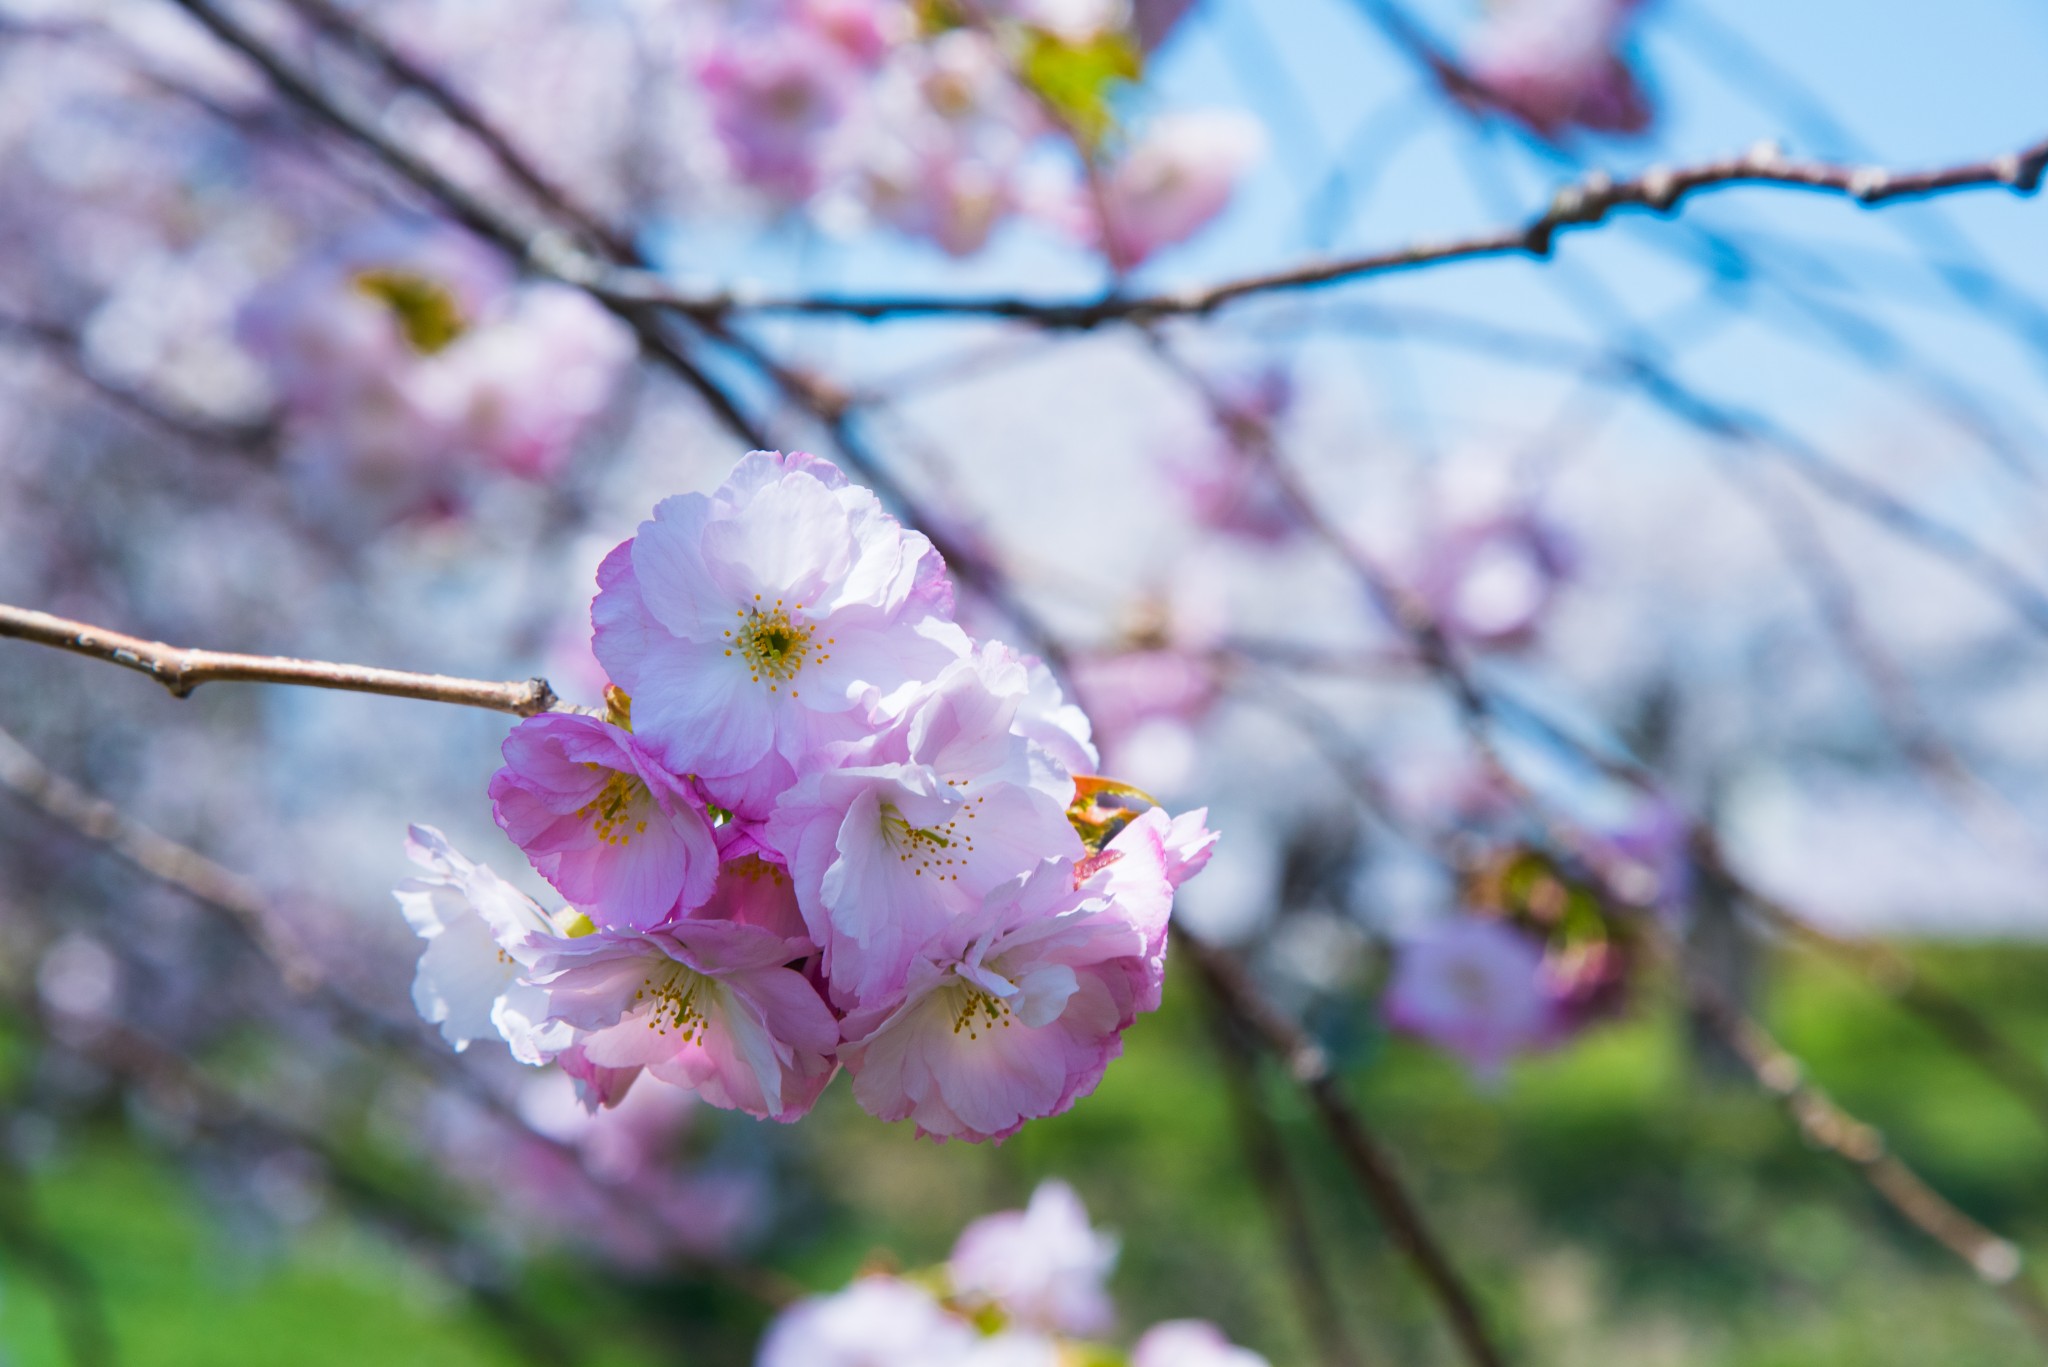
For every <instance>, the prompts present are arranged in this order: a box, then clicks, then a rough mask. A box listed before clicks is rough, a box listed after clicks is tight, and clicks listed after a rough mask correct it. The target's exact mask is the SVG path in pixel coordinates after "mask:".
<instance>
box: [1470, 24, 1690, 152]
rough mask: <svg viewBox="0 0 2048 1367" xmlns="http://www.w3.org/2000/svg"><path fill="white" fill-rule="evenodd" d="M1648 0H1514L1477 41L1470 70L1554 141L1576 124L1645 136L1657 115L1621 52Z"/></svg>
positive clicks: (1493, 96)
mask: <svg viewBox="0 0 2048 1367" xmlns="http://www.w3.org/2000/svg"><path fill="white" fill-rule="evenodd" d="M1640 7H1641V0H1509V3H1505V4H1502V5H1500V6H1498V7H1497V8H1496V9H1495V10H1494V11H1493V12H1492V14H1491V15H1490V16H1489V17H1488V20H1487V22H1486V24H1485V26H1484V27H1483V28H1481V29H1480V31H1479V32H1478V33H1477V34H1476V35H1475V36H1474V37H1473V40H1472V44H1471V47H1470V49H1469V50H1468V54H1467V60H1466V70H1467V71H1468V72H1469V74H1470V75H1471V76H1472V78H1473V79H1474V80H1475V81H1477V82H1478V83H1479V84H1480V85H1481V86H1482V87H1483V88H1484V89H1485V90H1486V92H1487V98H1488V99H1489V100H1490V101H1491V102H1492V103H1494V104H1495V105H1497V106H1498V107H1499V108H1500V109H1502V110H1503V111H1505V112H1506V113H1508V114H1511V115H1513V116H1514V117H1515V118H1517V119H1519V120H1521V121H1522V122H1523V123H1526V124H1527V125H1528V126H1529V127H1530V128H1531V129H1533V130H1535V131H1536V132H1537V133H1540V134H1542V135H1543V136H1544V137H1547V138H1555V137H1557V136H1558V135H1560V134H1562V133H1565V132H1568V131H1569V130H1570V129H1572V128H1574V127H1578V128H1587V129H1591V130H1593V131H1595V132H1601V133H1640V132H1642V131H1643V130H1644V129H1646V128H1648V127H1649V125H1650V120H1651V117H1652V110H1651V107H1650V101H1649V97H1648V96H1647V95H1645V94H1644V93H1643V89H1642V87H1641V85H1639V84H1638V83H1637V81H1636V78H1635V75H1634V73H1633V72H1631V71H1630V70H1629V67H1628V64H1627V62H1626V61H1625V60H1624V59H1623V58H1622V56H1621V55H1620V53H1619V51H1618V48H1619V46H1620V43H1621V40H1622V38H1623V37H1624V35H1625V34H1626V31H1627V29H1628V25H1629V23H1630V22H1631V20H1632V19H1633V18H1634V15H1635V12H1636V10H1638V9H1639V8H1640Z"/></svg>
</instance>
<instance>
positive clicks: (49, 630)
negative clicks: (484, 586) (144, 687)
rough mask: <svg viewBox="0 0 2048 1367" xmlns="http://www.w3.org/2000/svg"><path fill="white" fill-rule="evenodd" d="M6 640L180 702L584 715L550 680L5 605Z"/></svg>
mask: <svg viewBox="0 0 2048 1367" xmlns="http://www.w3.org/2000/svg"><path fill="white" fill-rule="evenodd" d="M0 636H12V637H15V638H16V639H18V640H23V641H33V642H35V643H36V644H38V645H46V646H54V647H56V648H57V649H58V650H69V651H72V652H74V653H76V654H79V655H90V656H92V657H93V658H95V659H99V660H106V661H108V662H110V663H112V664H117V665H120V666H122V667H123V668H126V669H132V670H135V671H136V672H137V673H141V674H147V675H148V676H149V677H150V678H152V679H155V680H156V681H157V682H158V683H160V684H162V685H163V686H164V687H165V688H167V689H169V690H170V691H171V694H172V696H174V697H179V698H182V697H185V696H186V695H187V694H189V693H191V691H192V690H193V689H195V688H197V687H199V686H200V685H201V684H207V683H230V682H238V683H274V684H296V685H299V686H301V687H305V688H332V689H339V690H341V691H343V692H347V693H377V694H382V695H383V696H386V697H392V698H418V699H420V700H422V701H425V702H443V703H453V704H455V705H457V706H459V707H482V708H487V709H489V710H490V711H493V712H510V713H512V714H513V715H514V716H520V717H531V716H536V715H538V714H539V713H542V712H578V711H582V710H584V709H581V708H578V707H575V706H573V705H571V704H569V703H565V702H563V701H562V700H561V699H560V698H558V697H556V696H555V690H554V689H553V688H552V687H550V686H549V684H548V681H547V680H546V679H525V680H519V681H513V682H507V683H490V682H487V681H485V680H482V679H457V678H451V677H449V676H448V675H446V674H414V673H410V672H408V671H406V670H402V669H378V668H375V667H372V666H369V665H346V664H333V663H330V662H328V661H325V660H295V659H290V658H287V657H284V656H277V655H237V654H231V653H229V652H225V651H218V650H196V649H191V648H189V647H183V646H172V645H166V644H164V643H163V642H162V641H149V640H144V639H143V638H142V637H140V636H128V635H124V634H122V633H121V632H118V631H109V630H107V629H106V628H104V627H96V626H92V625H89V624H88V623H85V622H74V621H71V620H70V619H68V618H64V617H53V616H51V615H50V614H49V613H47V612H36V611H33V610H31V609H28V608H17V607H10V606H8V605H6V604H4V603H0Z"/></svg>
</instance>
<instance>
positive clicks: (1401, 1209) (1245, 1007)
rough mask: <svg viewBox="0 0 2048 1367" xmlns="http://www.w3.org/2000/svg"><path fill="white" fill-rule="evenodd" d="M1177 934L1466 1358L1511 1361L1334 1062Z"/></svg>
mask: <svg viewBox="0 0 2048 1367" xmlns="http://www.w3.org/2000/svg"><path fill="white" fill-rule="evenodd" d="M1174 930H1175V933H1174V942H1175V943H1176V944H1177V945H1179V946H1180V949H1181V952H1182V953H1183V954H1185V955H1187V956H1188V957H1189V958H1191V959H1193V960H1194V962H1195V969H1196V971H1197V972H1198V973H1200V974H1201V976H1202V980H1203V982H1205V983H1207V984H1208V986H1209V989H1210V991H1211V992H1213V993H1214V994H1215V996H1216V999H1217V1000H1218V1001H1219V1002H1221V1003H1222V1004H1223V1006H1224V1008H1225V1009H1226V1010H1227V1011H1228V1012H1229V1013H1230V1015H1231V1018H1232V1019H1233V1020H1235V1021H1237V1022H1239V1023H1240V1024H1242V1025H1243V1026H1244V1027H1245V1028H1246V1029H1247V1030H1249V1031H1250V1032H1251V1033H1252V1035H1253V1036H1254V1037H1255V1038H1257V1039H1258V1041H1259V1042H1260V1044H1262V1045H1263V1046H1264V1047H1265V1048H1266V1050H1267V1051H1268V1052H1269V1053H1271V1054H1272V1055H1273V1056H1274V1057H1275V1058H1276V1059H1277V1060H1279V1062H1280V1064H1281V1065H1282V1066H1283V1067H1284V1068H1285V1069H1286V1070H1287V1073H1288V1076H1289V1077H1290V1078H1292V1080H1293V1081H1294V1083H1295V1084H1296V1085H1297V1086H1299V1087H1300V1088H1301V1089H1302V1091H1303V1092H1305V1093H1306V1094H1307V1095H1308V1099H1309V1101H1310V1103H1311V1104H1312V1105H1313V1106H1314V1107H1315V1110H1316V1114H1317V1116H1318V1117H1319V1118H1320V1119H1321V1121H1322V1123H1323V1126H1324V1128H1325V1129H1327V1130H1328V1131H1329V1133H1330V1137H1331V1138H1332V1139H1333V1140H1335V1141H1336V1144H1337V1147H1338V1149H1339V1151H1340V1152H1341V1153H1342V1155H1343V1158H1344V1162H1345V1164H1346V1165H1347V1166H1348V1167H1349V1168H1350V1169H1351V1172H1352V1175H1353V1176H1354V1177H1356V1178H1357V1179H1358V1183H1359V1185H1360V1187H1362V1188H1363V1189H1364V1191H1365V1194H1366V1197H1367V1198H1368V1199H1369V1200H1370V1201H1371V1202H1372V1204H1373V1207H1374V1209H1376V1210H1377V1211H1378V1212H1379V1214H1380V1218H1381V1219H1382V1220H1383V1221H1385V1223H1386V1227H1387V1232H1388V1234H1389V1235H1390V1236H1391V1237H1392V1238H1393V1240H1394V1243H1395V1245H1396V1246H1397V1247H1398V1248H1399V1249H1400V1250H1401V1252H1402V1253H1403V1255H1405V1256H1406V1257H1407V1259H1408V1261H1409V1263H1410V1264H1411V1265H1412V1266H1413V1267H1414V1269H1415V1272H1416V1275H1417V1276H1418V1277H1420V1278H1421V1280H1422V1283H1423V1285H1424V1286H1425V1287H1426V1288H1427V1289H1428V1291H1429V1293H1430V1295H1431V1296H1432V1297H1433V1298H1434V1299H1435V1300H1436V1302H1437V1304H1438V1307H1439V1308H1440V1309H1441V1310H1442V1311H1443V1313H1444V1317H1445V1319H1446V1320H1448V1321H1449V1323H1450V1326H1451V1332H1452V1333H1453V1334H1454V1335H1455V1336H1456V1338H1457V1340H1458V1344H1459V1346H1460V1347H1461V1348H1462V1349H1463V1350H1464V1353H1465V1356H1466V1357H1467V1358H1468V1359H1469V1360H1470V1361H1472V1362H1473V1363H1475V1364H1478V1367H1501V1364H1503V1363H1505V1362H1506V1360H1507V1359H1506V1358H1505V1357H1503V1356H1502V1354H1501V1351H1500V1349H1499V1348H1497V1347H1496V1346H1495V1345H1494V1342H1493V1338H1492V1336H1491V1334H1490V1332H1489V1331H1488V1329H1487V1327H1486V1320H1485V1317H1484V1316H1482V1315H1481V1314H1480V1311H1479V1306H1478V1303H1477V1301H1476V1300H1475V1299H1474V1298H1473V1295H1472V1292H1471V1290H1470V1289H1469V1288H1468V1287H1467V1286H1466V1284H1465V1281H1464V1278H1463V1277H1461V1276H1460V1275H1459V1274H1458V1271H1457V1269H1456V1268H1455V1267H1453V1266H1452V1264H1451V1261H1450V1258H1449V1257H1448V1256H1447V1255H1446V1254H1445V1253H1444V1250H1443V1245H1442V1244H1441V1243H1439V1242H1438V1240H1437V1237H1436V1235H1435V1234H1434V1233H1432V1232H1431V1230H1430V1227H1429V1224H1428V1222H1427V1221H1426V1220H1425V1219H1424V1217H1423V1214H1422V1211H1421V1209H1420V1207H1418V1206H1417V1205H1416V1203H1415V1199H1414V1197H1412V1196H1410V1195H1409V1193H1408V1189H1407V1187H1406V1185H1405V1184H1404V1183H1403V1182H1402V1180H1401V1177H1400V1175H1399V1173H1398V1172H1397V1171H1396V1170H1395V1168H1394V1163H1393V1159H1392V1158H1391V1157H1390V1156H1389V1155H1388V1153H1387V1151H1386V1150H1385V1148H1384V1147H1383V1146H1382V1145H1381V1143H1380V1140H1379V1138H1378V1137H1377V1136H1376V1135H1375V1134H1374V1133H1373V1131H1372V1129H1371V1127H1370V1126H1368V1125H1367V1124H1366V1122H1365V1119H1364V1117H1363V1116H1361V1115H1360V1114H1359V1112H1358V1108H1357V1107H1356V1106H1354V1105H1353V1104H1352V1103H1351V1101H1350V1099H1349V1098H1348V1097H1346V1096H1345V1095H1344V1090H1343V1086H1342V1084H1341V1082H1340V1081H1339V1079H1338V1077H1337V1074H1336V1071H1335V1070H1334V1069H1333V1068H1332V1067H1331V1066H1330V1059H1329V1056H1328V1055H1327V1054H1326V1053H1324V1052H1323V1049H1322V1047H1321V1046H1320V1045H1318V1044H1317V1043H1316V1042H1315V1041H1314V1040H1312V1039H1311V1038H1309V1036H1308V1033H1307V1032H1306V1031H1304V1030H1303V1029H1302V1028H1301V1027H1300V1026H1299V1025H1297V1024H1296V1023H1295V1022H1294V1021H1293V1020H1291V1019H1289V1018H1288V1016H1287V1015H1286V1014H1285V1013H1284V1012H1282V1011H1281V1010H1280V1009H1279V1008H1277V1007H1275V1006H1274V1005H1273V1004H1272V1003H1271V1002H1269V1001H1267V1000H1266V998H1265V996H1264V995H1263V994H1262V993H1260V992H1259V990H1258V988H1257V987H1255V986H1254V985H1253V983H1252V981H1251V979H1250V978H1249V977H1248V976H1247V975H1246V973H1245V971H1244V969H1243V967H1242V966H1240V965H1239V964H1238V963H1237V961H1236V960H1234V959H1232V958H1231V957H1230V955H1228V954H1226V953H1224V952H1223V951H1221V950H1219V949H1217V948H1215V947H1214V946H1211V945H1208V944H1205V943H1204V942H1203V941H1201V940H1199V939H1197V938H1196V937H1195V936H1193V935H1190V934H1188V933H1187V932H1186V931H1184V930H1181V929H1180V928H1179V927H1178V926H1176V927H1175V928H1174Z"/></svg>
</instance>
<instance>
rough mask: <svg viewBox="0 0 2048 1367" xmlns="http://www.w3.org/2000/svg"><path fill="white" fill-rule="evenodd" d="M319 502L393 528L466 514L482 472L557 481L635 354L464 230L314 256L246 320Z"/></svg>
mask: <svg viewBox="0 0 2048 1367" xmlns="http://www.w3.org/2000/svg"><path fill="white" fill-rule="evenodd" d="M239 332H240V335H241V340H242V342H243V344H244V346H246V347H247V348H248V350H249V351H250V352H251V354H252V355H254V356H255V358H256V359H257V361H258V362H259V364H260V365H261V367H262V369H263V371H264V373H265V374H266V376H267V377H268V379H269V381H270V384H271V387H272V389H273V390H274V391H275V396H276V398H277V401H278V404H279V408H280V411H281V417H282V425H283V429H284V437H285V441H286V446H287V451H288V454H289V455H290V457H291V458H292V460H293V461H294V463H295V465H296V466H297V467H298V468H299V469H300V470H301V471H302V472H303V473H304V475H305V476H306V479H307V481H308V484H309V487H310V488H311V489H312V491H313V492H314V493H315V494H317V495H321V496H323V497H331V495H332V494H333V492H334V491H335V488H334V486H336V485H338V484H345V485H346V487H347V492H348V495H349V498H348V500H347V501H348V502H350V503H352V504H354V505H356V506H358V507H362V508H365V509H368V510H370V511H371V512H372V513H374V514H375V515H376V516H377V517H378V518H379V519H380V520H387V521H390V520H399V519H403V518H409V517H418V516H422V515H427V514H432V513H437V512H447V511H452V510H453V509H454V508H455V507H457V506H459V505H460V503H461V501H462V499H463V496H464V492H465V488H464V484H465V478H466V477H471V476H474V475H475V474H477V473H481V472H491V473H497V474H509V475H513V476H517V477H520V478H524V479H531V480H549V479H552V478H554V477H555V476H556V475H558V474H559V473H560V472H561V469H562V467H563V466H564V465H565V464H566V463H567V461H568V459H569V457H570V456H571V455H572V454H573V452H574V449H575V445H576V442H577V440H578V438H579V437H580V436H581V435H582V434H583V433H584V431H585V430H586V429H587V428H588V427H589V426H590V424H591V423H593V422H594V421H595V420H596V419H597V418H598V417H599V416H600V415H602V413H603V412H604V411H605V408H606V406H607V405H608V404H609V403H610V401H611V398H612V395H613V392H614V390H615V389H616V387H617V385H618V383H619V381H620V379H621V378H622V377H623V376H624V374H625V372H626V370H627V368H628V366H629V365H630V364H631V362H632V359H633V356H634V352H635V348H634V342H633V338H632V334H631V333H630V332H628V331H627V329H626V327H625V325H624V324H623V323H620V322H619V321H618V320H617V319H615V318H613V317H612V316H611V315H610V314H608V313H606V312H605V311H604V309H603V308H601V307H600V306H599V305H598V304H597V303H596V302H595V301H593V300H592V299H591V298H590V297H589V296H588V295H586V294H584V293H582V292H581V291H579V290H574V289H571V288H569V287H568V286H566V285H556V284H550V283H546V282H527V283H521V282H518V281H516V280H515V279H514V278H513V275H512V272H511V270H510V269H509V267H507V266H506V264H505V263H504V262H503V261H502V260H501V259H499V258H498V257H497V256H496V255H495V254H494V253H493V252H492V251H491V250H490V249H489V248H488V247H486V246H485V245H484V244H483V243H481V242H479V241H477V240H476V239H474V238H471V237H469V236H468V235H467V234H465V233H462V232H461V231H459V230H457V229H454V228H450V227H442V226H425V225H418V224H411V223H404V222H396V221H384V220H380V221H376V222H373V223H369V224H366V225H363V226H360V227H358V228H356V229H354V230H351V231H348V232H345V233H343V234H341V235H340V236H339V237H337V238H335V239H333V240H331V241H329V242H328V243H326V244H325V245H324V246H323V247H321V248H319V249H317V250H314V251H311V252H309V253H307V254H306V255H304V256H302V257H301V258H300V259H299V260H298V261H297V262H296V264H295V265H293V267H292V268H291V269H290V270H288V271H287V272H285V273H284V274H283V275H281V276H280V277H278V278H277V279H275V280H273V281H270V282H268V283H267V284H266V285H264V286H263V287H262V288H260V289H259V290H257V291H256V292H255V294H254V295H253V296H252V298H251V299H250V301H249V303H248V304H247V306H246V307H244V309H243V310H242V314H241V319H240V328H239Z"/></svg>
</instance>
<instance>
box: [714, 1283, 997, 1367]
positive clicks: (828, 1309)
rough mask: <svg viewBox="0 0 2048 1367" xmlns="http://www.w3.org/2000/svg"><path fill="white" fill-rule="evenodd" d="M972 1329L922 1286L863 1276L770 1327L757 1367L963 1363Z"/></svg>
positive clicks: (952, 1366) (953, 1366)
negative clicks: (951, 1313)
mask: <svg viewBox="0 0 2048 1367" xmlns="http://www.w3.org/2000/svg"><path fill="white" fill-rule="evenodd" d="M975 1337H976V1336H975V1333H974V1330H973V1328H972V1327H971V1326H970V1325H969V1324H968V1323H967V1322H966V1321H965V1320H962V1319H960V1318H958V1317H957V1316H954V1315H950V1314H948V1313H947V1312H946V1310H945V1308H944V1307H943V1306H941V1305H940V1304H939V1302H938V1300H937V1299H936V1298H935V1297H934V1296H933V1295H932V1294H931V1293H930V1292H929V1291H926V1290H924V1289H923V1288H922V1287H919V1286H915V1285H912V1284H911V1283H910V1282H906V1281H899V1280H897V1279H896V1278H894V1277H863V1278H861V1279H860V1280H859V1281H857V1282H855V1283H853V1284H852V1285H851V1286H849V1287H847V1288H846V1289H845V1290H844V1291H841V1292H839V1293H837V1294H836V1295H831V1296H821V1297H817V1298H814V1299H812V1300H807V1301H800V1302H798V1303H797V1304H796V1305H794V1306H792V1307H790V1308H789V1309H788V1310H785V1311H784V1312H783V1313H782V1314H781V1316H779V1317H778V1318H777V1319H776V1321H775V1323H774V1325H773V1326H772V1327H771V1328H770V1329H769V1330H768V1336H767V1338H765V1339H763V1340H762V1342H761V1351H760V1353H759V1354H758V1355H757V1356H756V1357H755V1359H754V1363H755V1367H960V1364H961V1363H962V1362H964V1361H965V1360H966V1359H967V1357H968V1354H969V1353H971V1352H972V1351H973V1350H974V1345H975Z"/></svg>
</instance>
